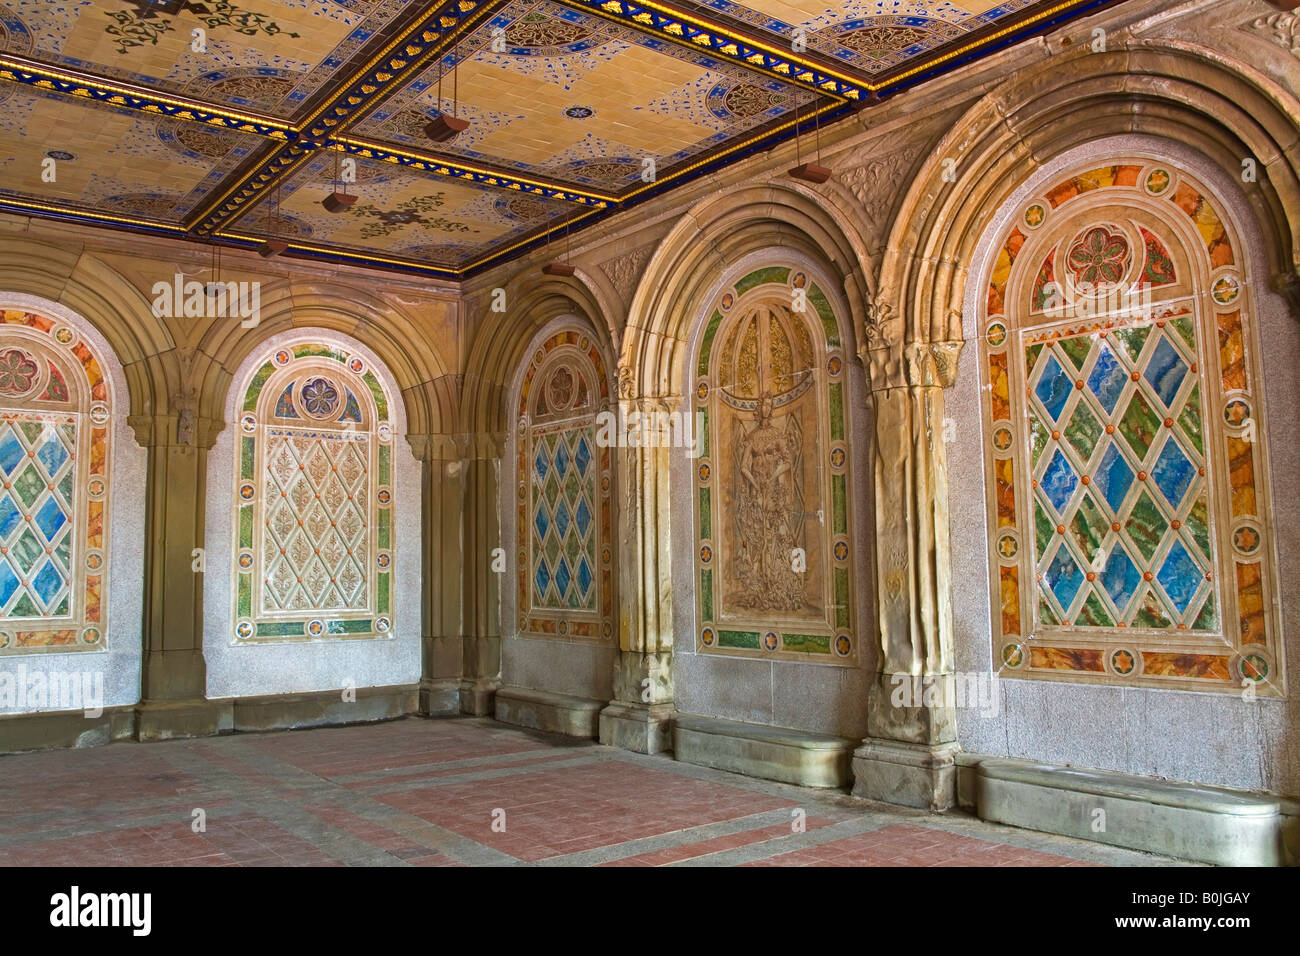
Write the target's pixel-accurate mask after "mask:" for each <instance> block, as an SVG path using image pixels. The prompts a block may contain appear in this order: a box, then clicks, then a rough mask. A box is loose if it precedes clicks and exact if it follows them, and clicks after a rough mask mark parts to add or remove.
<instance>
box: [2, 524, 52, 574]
mask: <svg viewBox="0 0 1300 956" xmlns="http://www.w3.org/2000/svg"><path fill="white" fill-rule="evenodd" d="M44 553H45V547H44V546H43V545H42V544H41V542H40V541H38V540H37V538H36V535H34V534H33V533H32V529H31V528H30V527H28V528H25V529H24V530H23V533H22V534H20V535H19V536H18V540H17V541H15V542H14V543H13V544H12V545H11V546H10V548H9V554H10V557H12V558H13V559H14V560H15V561H16V562H17V564H18V567H19V568H21V569H22V571H23V574H24V575H29V574H31V572H32V568H33V564H34V562H35V561H36V559H37V558H39V557H40V556H41V555H42V554H44Z"/></svg>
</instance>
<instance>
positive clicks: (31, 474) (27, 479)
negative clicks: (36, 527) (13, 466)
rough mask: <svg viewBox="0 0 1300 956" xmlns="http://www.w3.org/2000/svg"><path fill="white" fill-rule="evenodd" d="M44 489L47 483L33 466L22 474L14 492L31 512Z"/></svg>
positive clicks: (25, 469)
mask: <svg viewBox="0 0 1300 956" xmlns="http://www.w3.org/2000/svg"><path fill="white" fill-rule="evenodd" d="M44 488H45V482H43V481H42V480H41V476H40V475H38V474H37V473H36V469H35V468H33V467H31V466H28V467H25V468H23V471H22V474H21V475H19V476H18V480H17V481H15V482H14V491H15V492H17V493H18V497H19V499H20V500H21V501H22V503H23V504H24V505H26V506H27V510H29V511H30V510H31V507H32V504H33V503H34V502H35V501H36V498H37V496H38V495H40V493H41V491H42V490H43V489H44Z"/></svg>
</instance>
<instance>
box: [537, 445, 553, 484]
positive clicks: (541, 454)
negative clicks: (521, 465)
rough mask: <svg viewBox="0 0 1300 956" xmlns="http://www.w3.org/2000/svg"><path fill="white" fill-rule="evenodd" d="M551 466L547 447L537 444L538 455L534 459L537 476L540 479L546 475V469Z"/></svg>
mask: <svg viewBox="0 0 1300 956" xmlns="http://www.w3.org/2000/svg"><path fill="white" fill-rule="evenodd" d="M550 467H551V462H550V458H549V457H548V456H547V454H546V448H545V447H544V446H542V445H538V446H537V457H536V458H534V459H533V468H534V470H536V472H537V478H538V480H539V481H540V480H541V479H543V478H545V477H546V471H547V469H548V468H550Z"/></svg>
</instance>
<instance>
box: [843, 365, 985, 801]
mask: <svg viewBox="0 0 1300 956" xmlns="http://www.w3.org/2000/svg"><path fill="white" fill-rule="evenodd" d="M960 348H961V343H959V342H944V343H930V344H914V345H909V346H907V347H906V349H905V350H904V357H903V361H902V362H901V363H889V364H886V363H884V362H881V361H880V359H881V358H882V357H883V356H882V355H880V354H874V355H869V356H868V360H869V362H870V364H871V367H872V394H871V402H872V405H873V407H874V412H875V442H874V455H875V460H874V462H873V465H874V467H873V474H874V492H875V522H876V526H875V537H876V561H875V567H876V602H877V603H876V606H877V621H876V623H877V627H878V631H879V633H878V638H879V647H878V651H879V664H878V667H877V673H876V675H875V680H874V682H873V683H872V685H871V687H870V691H869V693H868V701H867V733H868V736H867V738H866V740H864V741H863V743H862V745H861V746H860V747H859V748H858V749H857V750H856V751H855V753H854V758H853V774H854V787H853V792H854V794H856V795H858V796H862V797H867V798H869V799H872V800H881V801H885V802H887V803H897V804H903V805H906V806H912V807H921V808H925V809H931V810H944V809H947V808H949V807H951V806H953V805H954V804H955V802H956V764H955V755H956V753H957V750H958V746H957V722H956V712H955V709H954V707H953V700H954V694H953V689H954V687H953V681H954V673H953V669H954V664H953V661H954V654H953V640H952V599H951V594H952V579H951V571H950V561H949V531H948V476H947V453H946V450H945V447H944V438H945V435H944V393H943V389H944V388H945V387H948V386H950V385H951V384H952V381H953V379H954V377H955V374H956V358H957V352H958V350H959V349H960ZM880 352H881V353H883V352H887V350H886V349H881V350H880ZM872 360H874V361H872ZM891 373H892V374H891Z"/></svg>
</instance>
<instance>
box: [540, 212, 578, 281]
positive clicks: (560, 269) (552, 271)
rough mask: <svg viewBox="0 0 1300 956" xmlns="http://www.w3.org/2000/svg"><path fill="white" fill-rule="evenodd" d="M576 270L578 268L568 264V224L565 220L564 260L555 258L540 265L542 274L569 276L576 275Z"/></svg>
mask: <svg viewBox="0 0 1300 956" xmlns="http://www.w3.org/2000/svg"><path fill="white" fill-rule="evenodd" d="M577 272H578V270H577V269H575V268H574V267H573V266H572V265H570V264H569V224H568V223H567V222H566V223H565V224H564V261H563V262H560V261H559V260H558V259H557V260H555V261H553V262H548V263H546V265H544V266H542V274H543V275H548V276H571V275H576V274H577Z"/></svg>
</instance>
